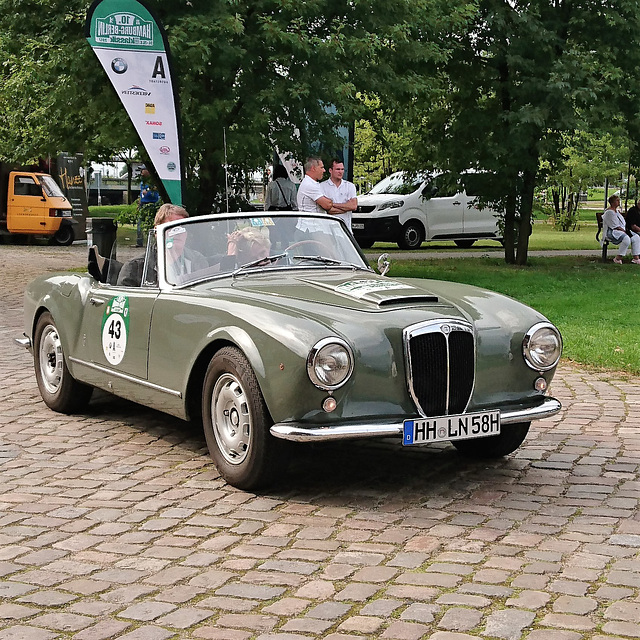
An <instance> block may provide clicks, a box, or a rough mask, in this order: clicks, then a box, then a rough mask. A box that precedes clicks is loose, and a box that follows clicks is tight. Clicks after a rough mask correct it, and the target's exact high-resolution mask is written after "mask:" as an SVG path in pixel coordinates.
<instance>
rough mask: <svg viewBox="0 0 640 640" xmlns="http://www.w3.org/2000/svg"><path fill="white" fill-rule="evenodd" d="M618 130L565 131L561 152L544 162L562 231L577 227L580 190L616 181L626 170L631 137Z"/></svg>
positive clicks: (554, 211)
mask: <svg viewBox="0 0 640 640" xmlns="http://www.w3.org/2000/svg"><path fill="white" fill-rule="evenodd" d="M611 129H613V126H612V127H611ZM616 133H617V135H613V134H612V133H607V132H602V131H600V132H595V133H594V132H591V131H574V132H572V133H564V134H562V135H561V136H560V137H559V141H560V143H561V147H562V148H561V149H560V151H559V152H558V153H554V154H550V155H549V157H548V159H545V160H543V161H542V165H541V169H542V171H541V173H542V174H543V175H545V177H546V179H545V185H546V187H547V192H548V196H550V198H551V203H552V216H553V218H554V222H555V225H556V228H558V229H560V230H561V231H572V230H573V229H574V228H575V226H576V222H577V219H578V211H579V206H580V201H579V195H580V193H582V192H586V191H587V189H588V188H589V187H590V186H593V185H596V184H604V182H605V180H607V179H608V180H615V179H616V178H618V177H619V176H620V175H622V174H623V173H624V172H625V171H626V169H627V160H628V158H629V147H628V139H627V137H626V136H625V135H624V131H623V130H622V128H621V127H618V131H617V132H616Z"/></svg>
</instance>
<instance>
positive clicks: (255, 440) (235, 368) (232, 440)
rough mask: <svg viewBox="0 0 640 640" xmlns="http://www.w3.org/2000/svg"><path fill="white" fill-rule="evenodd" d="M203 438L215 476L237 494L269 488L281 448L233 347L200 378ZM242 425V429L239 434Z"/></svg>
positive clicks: (247, 368)
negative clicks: (214, 467) (271, 431)
mask: <svg viewBox="0 0 640 640" xmlns="http://www.w3.org/2000/svg"><path fill="white" fill-rule="evenodd" d="M202 424H203V427H204V435H205V438H206V440H207V447H208V448H209V455H210V456H211V458H212V459H213V462H214V463H215V465H216V467H217V469H218V471H219V472H220V475H221V476H222V477H223V478H224V479H225V480H226V481H227V482H228V483H229V484H231V485H233V486H234V487H237V488H238V489H256V488H258V487H260V486H264V485H266V484H268V483H269V481H270V480H272V478H273V477H274V475H275V472H276V471H277V470H278V468H279V462H280V456H281V452H282V447H281V443H280V442H279V441H278V440H277V439H276V438H274V437H273V436H272V435H271V434H270V433H269V429H270V427H271V425H272V424H273V422H272V420H271V416H270V415H269V411H268V410H267V405H266V404H265V401H264V398H263V396H262V392H261V391H260V387H259V385H258V380H257V378H256V375H255V373H254V372H253V369H252V368H251V365H250V364H249V361H248V360H247V358H246V357H245V356H244V354H243V353H242V352H241V351H240V350H239V349H237V348H235V347H224V348H223V349H220V351H218V353H216V354H215V355H214V356H213V358H212V359H211V362H210V363H209V367H208V368H207V373H206V375H205V378H204V385H203V394H202ZM241 425H242V428H239V427H240V426H241Z"/></svg>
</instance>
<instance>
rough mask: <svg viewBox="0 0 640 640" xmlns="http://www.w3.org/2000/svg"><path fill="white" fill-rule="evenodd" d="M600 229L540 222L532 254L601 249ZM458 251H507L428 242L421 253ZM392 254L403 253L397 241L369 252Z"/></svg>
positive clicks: (485, 243) (492, 245)
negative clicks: (558, 227) (568, 228)
mask: <svg viewBox="0 0 640 640" xmlns="http://www.w3.org/2000/svg"><path fill="white" fill-rule="evenodd" d="M597 230H598V227H597V226H596V224H595V222H594V223H593V224H587V223H581V224H580V226H579V228H578V229H576V230H575V231H569V232H562V231H556V230H555V229H554V228H553V225H551V224H547V223H545V222H536V223H535V224H534V225H533V232H532V234H531V237H530V238H529V250H530V251H544V250H565V251H568V250H576V249H593V250H596V251H597V250H599V249H600V245H599V244H598V243H597V242H596V231H597ZM452 250H453V251H455V252H456V253H460V254H461V255H464V254H465V253H469V252H473V251H486V252H487V253H496V254H498V255H504V249H503V248H502V245H501V244H500V243H499V242H496V241H495V240H478V242H476V243H475V244H474V245H473V247H471V248H470V249H460V248H459V247H456V245H455V243H454V242H452V241H436V242H425V243H424V244H423V245H422V247H421V249H420V251H421V252H423V253H424V257H425V258H428V257H429V251H452ZM381 251H388V252H389V253H394V252H401V251H402V250H401V249H399V248H398V245H397V244H396V243H395V242H376V244H374V245H373V248H372V249H370V250H368V251H367V253H370V252H373V253H380V252H381Z"/></svg>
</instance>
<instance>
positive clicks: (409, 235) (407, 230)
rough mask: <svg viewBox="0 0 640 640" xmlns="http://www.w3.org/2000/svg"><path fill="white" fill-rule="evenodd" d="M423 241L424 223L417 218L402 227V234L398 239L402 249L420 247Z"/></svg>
mask: <svg viewBox="0 0 640 640" xmlns="http://www.w3.org/2000/svg"><path fill="white" fill-rule="evenodd" d="M423 242H424V229H423V228H422V225H421V224H420V223H419V222H417V221H415V220H409V222H407V223H406V224H405V225H404V227H402V236H401V237H400V239H399V240H398V246H399V247H400V248H401V249H419V248H420V246H421V245H422V243H423Z"/></svg>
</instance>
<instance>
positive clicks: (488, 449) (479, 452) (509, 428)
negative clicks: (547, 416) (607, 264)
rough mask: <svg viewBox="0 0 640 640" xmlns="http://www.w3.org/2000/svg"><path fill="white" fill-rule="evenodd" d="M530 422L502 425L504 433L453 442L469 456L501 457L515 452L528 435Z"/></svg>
mask: <svg viewBox="0 0 640 640" xmlns="http://www.w3.org/2000/svg"><path fill="white" fill-rule="evenodd" d="M530 425H531V423H530V422H518V423H517V424H508V425H504V426H503V427H502V433H500V435H497V436H488V437H486V438H474V439H473V440H452V441H451V444H452V445H453V446H454V447H455V448H456V449H457V450H458V451H459V452H460V453H461V454H462V455H463V456H466V457H467V458H480V459H482V458H501V457H502V456H506V455H508V454H510V453H513V452H514V451H515V450H516V449H517V448H518V447H519V446H520V445H521V444H522V443H523V442H524V439H525V438H526V437H527V433H529V426H530Z"/></svg>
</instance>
